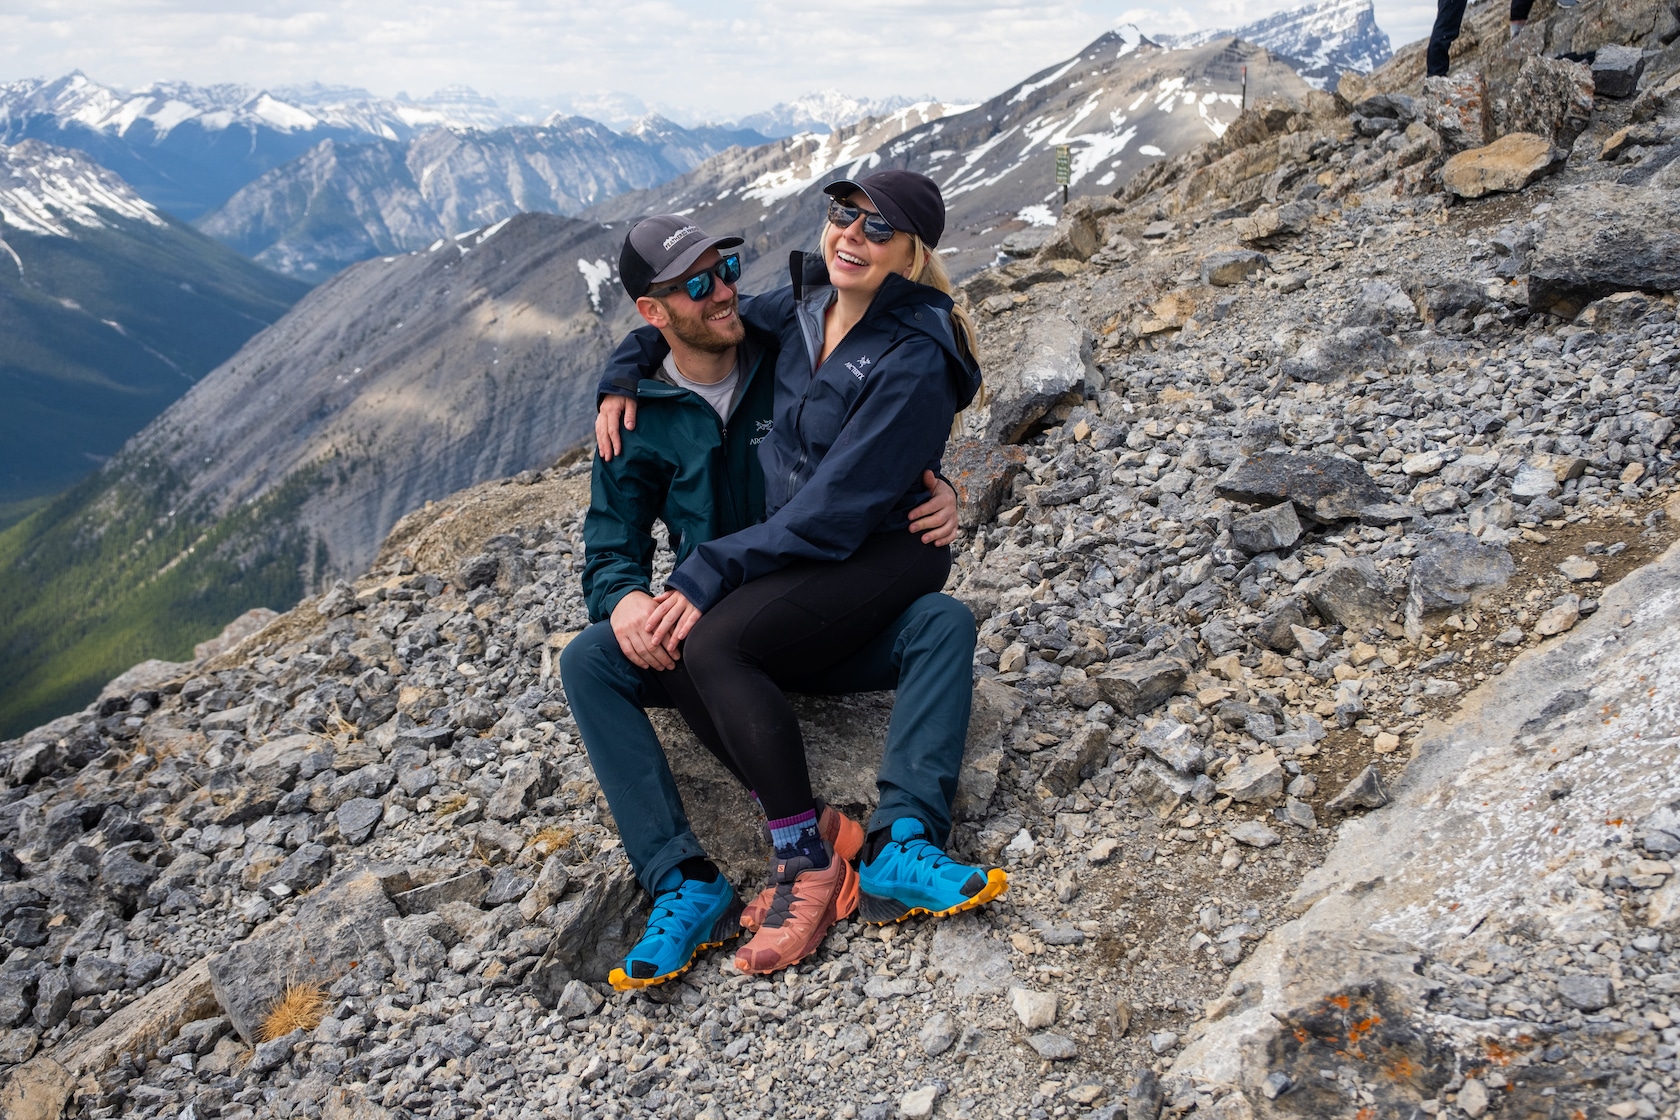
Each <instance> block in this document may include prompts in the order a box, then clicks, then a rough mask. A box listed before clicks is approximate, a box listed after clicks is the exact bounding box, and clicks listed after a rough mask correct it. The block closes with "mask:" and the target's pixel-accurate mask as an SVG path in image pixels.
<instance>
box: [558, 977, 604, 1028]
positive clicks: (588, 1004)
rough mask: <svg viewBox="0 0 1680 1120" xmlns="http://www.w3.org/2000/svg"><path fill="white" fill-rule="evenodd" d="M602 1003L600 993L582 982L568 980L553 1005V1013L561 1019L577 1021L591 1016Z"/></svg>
mask: <svg viewBox="0 0 1680 1120" xmlns="http://www.w3.org/2000/svg"><path fill="white" fill-rule="evenodd" d="M602 1002H603V1001H602V999H601V993H600V992H597V991H596V990H595V989H594V988H591V987H590V986H589V985H588V984H585V983H584V982H583V981H582V980H568V981H567V982H566V987H565V989H564V990H563V991H561V993H560V998H559V999H557V1000H556V1001H555V1003H554V1011H555V1013H556V1014H558V1015H559V1016H560V1017H561V1018H562V1019H579V1018H582V1017H583V1016H585V1015H593V1014H594V1013H595V1009H596V1008H598V1007H600V1006H601V1003H602Z"/></svg>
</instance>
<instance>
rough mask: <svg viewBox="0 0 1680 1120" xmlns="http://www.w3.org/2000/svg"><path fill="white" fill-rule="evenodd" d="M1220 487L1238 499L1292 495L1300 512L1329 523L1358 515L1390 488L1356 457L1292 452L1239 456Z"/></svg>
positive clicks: (1222, 493)
mask: <svg viewBox="0 0 1680 1120" xmlns="http://www.w3.org/2000/svg"><path fill="white" fill-rule="evenodd" d="M1218 490H1219V493H1220V496H1221V497H1225V498H1230V499H1232V500H1234V501H1242V502H1275V501H1278V500H1280V499H1284V500H1288V501H1291V502H1294V503H1295V506H1296V508H1297V509H1298V511H1299V512H1301V513H1303V514H1305V515H1306V516H1308V517H1310V518H1312V519H1313V520H1315V521H1320V522H1326V523H1328V522H1332V521H1341V520H1346V519H1348V518H1353V517H1358V516H1359V511H1360V510H1361V509H1363V508H1364V507H1366V506H1369V505H1375V504H1378V503H1381V502H1386V501H1387V500H1388V491H1386V490H1384V489H1383V488H1382V487H1381V486H1378V485H1377V484H1376V482H1375V481H1373V480H1372V478H1371V476H1370V475H1368V474H1366V473H1365V468H1364V467H1362V466H1360V465H1359V464H1358V463H1356V462H1354V461H1353V460H1352V459H1341V458H1335V457H1332V456H1327V455H1297V454H1293V453H1290V452H1264V453H1262V454H1259V455H1255V456H1253V457H1251V458H1246V459H1241V460H1238V461H1237V462H1236V463H1234V464H1233V465H1232V466H1231V469H1230V470H1228V471H1227V472H1226V473H1225V474H1224V476H1223V477H1221V478H1220V479H1219V482H1218Z"/></svg>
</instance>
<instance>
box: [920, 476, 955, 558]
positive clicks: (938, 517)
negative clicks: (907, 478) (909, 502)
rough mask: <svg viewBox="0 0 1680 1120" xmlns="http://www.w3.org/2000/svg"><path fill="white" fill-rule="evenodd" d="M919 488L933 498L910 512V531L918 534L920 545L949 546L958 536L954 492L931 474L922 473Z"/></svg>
mask: <svg viewBox="0 0 1680 1120" xmlns="http://www.w3.org/2000/svg"><path fill="white" fill-rule="evenodd" d="M922 485H923V486H926V487H927V488H928V492H929V493H931V494H932V495H933V497H931V498H929V499H928V500H927V501H925V502H923V503H922V504H921V505H919V506H917V507H916V508H915V509H913V510H911V511H910V531H911V532H912V533H920V534H922V543H923V544H937V545H946V544H950V543H951V542H952V541H954V540H956V539H957V533H958V532H959V530H958V527H957V492H956V489H955V488H954V487H952V485H951V484H950V483H949V482H946V481H945V480H944V479H942V478H940V477H939V476H938V475H936V474H934V473H933V472H932V471H923V472H922Z"/></svg>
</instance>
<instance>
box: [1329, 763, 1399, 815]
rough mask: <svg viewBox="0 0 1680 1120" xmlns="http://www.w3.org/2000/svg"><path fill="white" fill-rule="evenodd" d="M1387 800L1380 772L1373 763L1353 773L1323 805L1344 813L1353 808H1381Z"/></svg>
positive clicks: (1386, 791)
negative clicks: (1345, 783) (1349, 780)
mask: <svg viewBox="0 0 1680 1120" xmlns="http://www.w3.org/2000/svg"><path fill="white" fill-rule="evenodd" d="M1389 800H1390V799H1389V796H1388V790H1387V789H1386V788H1384V786H1383V780H1382V774H1381V772H1379V771H1378V770H1377V768H1376V767H1375V766H1374V765H1373V766H1367V767H1365V769H1363V770H1361V771H1360V772H1359V773H1358V774H1357V775H1355V777H1354V779H1353V780H1352V781H1351V782H1349V783H1348V784H1347V785H1346V786H1344V787H1343V788H1342V791H1341V792H1340V793H1338V794H1337V795H1336V796H1335V797H1332V798H1331V799H1330V800H1329V801H1327V802H1325V803H1324V807H1325V808H1326V809H1329V810H1331V811H1332V812H1338V813H1346V812H1350V811H1351V810H1354V809H1381V808H1382V807H1383V806H1384V805H1387V804H1388V803H1389Z"/></svg>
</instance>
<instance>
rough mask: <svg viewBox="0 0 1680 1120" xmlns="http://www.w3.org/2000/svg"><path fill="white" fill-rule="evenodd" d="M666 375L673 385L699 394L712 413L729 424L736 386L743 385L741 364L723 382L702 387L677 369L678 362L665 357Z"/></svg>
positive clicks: (667, 356) (670, 357)
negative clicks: (710, 407)
mask: <svg viewBox="0 0 1680 1120" xmlns="http://www.w3.org/2000/svg"><path fill="white" fill-rule="evenodd" d="M665 373H666V376H668V377H670V379H671V384H673V385H676V386H678V387H679V388H682V389H687V390H689V391H690V392H694V393H699V394H700V396H701V397H702V398H703V399H704V400H705V402H706V403H707V404H709V405H711V406H712V411H714V412H716V413H717V414H718V418H719V419H720V420H722V421H723V422H724V423H726V424H727V423H729V413H730V411H731V409H732V408H733V406H734V403H735V386H737V385H739V384H740V383H741V363H740V361H739V360H737V361H736V363H735V368H734V369H731V370H730V371H729V376H728V377H725V378H724V379H723V380H722V381H714V382H712V383H711V384H710V385H702V384H701V383H700V382H698V381H690V380H689V379H688V378H686V377H684V376H683V375H682V372H681V371H680V370H678V369H677V363H676V360H675V359H674V358H673V357H672V356H671V355H670V354H667V355H665Z"/></svg>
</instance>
